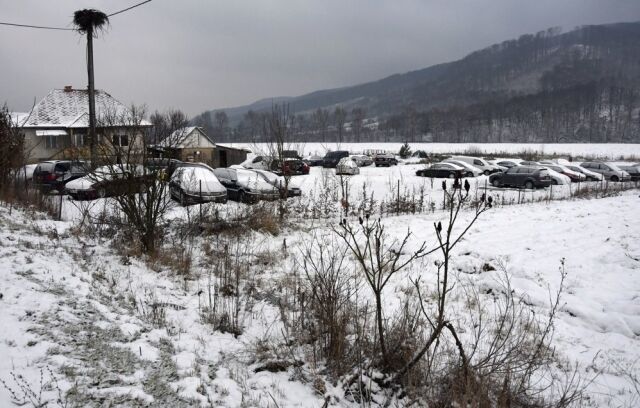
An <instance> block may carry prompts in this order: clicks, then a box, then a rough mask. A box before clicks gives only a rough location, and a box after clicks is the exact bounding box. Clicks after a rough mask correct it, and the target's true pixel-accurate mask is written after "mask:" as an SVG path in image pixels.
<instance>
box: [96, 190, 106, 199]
mask: <svg viewBox="0 0 640 408" xmlns="http://www.w3.org/2000/svg"><path fill="white" fill-rule="evenodd" d="M106 196H107V190H105V189H104V187H102V188H100V189H98V197H100V198H105V197H106Z"/></svg>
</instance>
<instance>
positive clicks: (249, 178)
mask: <svg viewBox="0 0 640 408" xmlns="http://www.w3.org/2000/svg"><path fill="white" fill-rule="evenodd" d="M236 175H237V177H238V182H239V183H242V184H246V183H250V182H253V183H255V182H256V181H258V180H260V179H259V178H258V175H257V174H256V173H254V172H252V171H242V170H236Z"/></svg>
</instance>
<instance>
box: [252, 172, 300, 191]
mask: <svg viewBox="0 0 640 408" xmlns="http://www.w3.org/2000/svg"><path fill="white" fill-rule="evenodd" d="M252 171H254V172H256V174H258V176H260V177H261V178H262V179H263V180H264V181H266V182H267V183H269V184H271V185H272V186H274V187H275V188H277V189H278V191H280V196H282V197H283V196H285V195H286V196H287V197H299V196H301V195H302V190H300V188H299V187H293V186H292V185H291V183H289V186H288V188H287V189H286V191H285V185H286V182H285V179H284V177H282V176H279V175H277V174H276V173H274V172H271V171H267V170H252Z"/></svg>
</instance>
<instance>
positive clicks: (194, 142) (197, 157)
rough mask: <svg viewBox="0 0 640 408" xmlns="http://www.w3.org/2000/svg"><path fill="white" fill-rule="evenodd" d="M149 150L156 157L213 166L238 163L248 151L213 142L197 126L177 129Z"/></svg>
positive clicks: (245, 156) (243, 159) (226, 165)
mask: <svg viewBox="0 0 640 408" xmlns="http://www.w3.org/2000/svg"><path fill="white" fill-rule="evenodd" d="M151 150H152V153H151V154H152V155H154V156H156V157H169V158H173V159H178V160H182V161H185V162H202V163H207V164H209V165H210V166H213V167H214V168H215V167H228V166H231V165H234V164H240V163H242V162H243V161H245V160H246V159H247V154H248V153H249V151H248V150H247V149H243V148H237V147H232V146H223V145H221V144H217V143H214V141H213V140H212V139H211V138H210V137H209V136H207V134H206V132H205V130H204V129H203V128H201V127H199V126H187V127H183V128H180V129H177V130H175V131H174V132H172V133H171V134H170V135H169V136H167V137H166V138H165V139H164V140H162V141H160V143H159V144H158V145H156V146H151Z"/></svg>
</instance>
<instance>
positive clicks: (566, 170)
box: [540, 161, 587, 182]
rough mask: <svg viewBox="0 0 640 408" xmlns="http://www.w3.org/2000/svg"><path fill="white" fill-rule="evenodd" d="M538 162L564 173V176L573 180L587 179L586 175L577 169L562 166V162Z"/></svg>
mask: <svg viewBox="0 0 640 408" xmlns="http://www.w3.org/2000/svg"><path fill="white" fill-rule="evenodd" d="M540 164H543V165H545V166H547V168H550V169H551V170H554V171H557V172H558V173H560V174H564V175H565V176H567V177H569V178H570V179H571V181H573V182H579V181H587V176H585V175H584V174H582V173H580V172H578V171H573V170H571V169H570V168H568V167H566V166H563V165H562V164H557V163H554V162H550V161H542V162H540Z"/></svg>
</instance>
